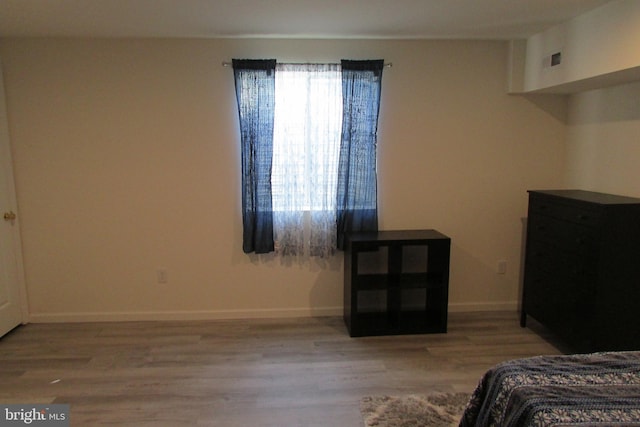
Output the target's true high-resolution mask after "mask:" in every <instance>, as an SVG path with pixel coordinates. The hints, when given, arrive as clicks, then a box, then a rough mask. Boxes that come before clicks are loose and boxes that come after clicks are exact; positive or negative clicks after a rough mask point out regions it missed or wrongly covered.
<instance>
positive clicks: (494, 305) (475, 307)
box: [449, 301, 520, 313]
mask: <svg viewBox="0 0 640 427" xmlns="http://www.w3.org/2000/svg"><path fill="white" fill-rule="evenodd" d="M519 308H520V303H519V302H518V301H504V302H464V303H449V313H472V312H479V311H518V310H519Z"/></svg>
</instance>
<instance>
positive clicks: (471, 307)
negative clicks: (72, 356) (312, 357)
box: [29, 301, 519, 323]
mask: <svg viewBox="0 0 640 427" xmlns="http://www.w3.org/2000/svg"><path fill="white" fill-rule="evenodd" d="M518 308H519V303H518V301H507V302H500V303H450V304H449V313H469V312H480V311H517V310H518ZM342 314H343V308H342V307H321V308H308V307H307V308H287V309H256V310H206V311H205V310H199V311H131V312H101V313H32V314H30V315H29V322H31V323H79V322H132V321H167V320H173V321H179V320H232V319H276V318H292V317H322V316H342Z"/></svg>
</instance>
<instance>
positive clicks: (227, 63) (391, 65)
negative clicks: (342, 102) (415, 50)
mask: <svg viewBox="0 0 640 427" xmlns="http://www.w3.org/2000/svg"><path fill="white" fill-rule="evenodd" d="M232 65H233V64H232V63H231V62H226V61H225V62H223V63H222V66H223V67H231V66H232ZM335 65H340V64H335ZM384 66H385V68H391V67H393V62H385V63H384Z"/></svg>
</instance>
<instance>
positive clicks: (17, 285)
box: [0, 63, 25, 336]
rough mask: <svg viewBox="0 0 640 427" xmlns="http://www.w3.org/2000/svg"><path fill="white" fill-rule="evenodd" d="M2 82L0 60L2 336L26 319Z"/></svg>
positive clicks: (0, 269)
mask: <svg viewBox="0 0 640 427" xmlns="http://www.w3.org/2000/svg"><path fill="white" fill-rule="evenodd" d="M3 82H4V79H3V76H2V63H0V336H2V335H4V334H6V333H7V332H9V331H10V330H11V329H13V328H15V327H16V326H17V325H19V324H20V323H22V321H23V320H25V318H24V317H23V310H22V308H23V307H24V306H25V304H23V302H24V301H25V296H24V294H23V290H24V276H23V272H22V249H21V242H20V232H19V230H18V217H17V206H16V197H15V187H14V181H13V168H12V162H11V149H10V146H9V130H8V123H7V105H6V103H5V95H4V85H3Z"/></svg>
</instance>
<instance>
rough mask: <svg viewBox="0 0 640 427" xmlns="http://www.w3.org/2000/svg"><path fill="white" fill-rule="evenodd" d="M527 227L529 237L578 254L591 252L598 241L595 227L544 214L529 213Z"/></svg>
mask: <svg viewBox="0 0 640 427" xmlns="http://www.w3.org/2000/svg"><path fill="white" fill-rule="evenodd" d="M527 227H528V230H527V232H528V234H529V236H530V238H532V239H535V240H540V241H542V242H546V243H548V244H551V245H553V246H556V247H559V248H562V249H563V250H565V251H570V252H576V253H578V254H584V253H589V252H591V251H592V250H593V249H594V248H595V247H596V245H597V241H598V233H597V230H596V229H593V228H591V227H587V226H583V225H579V224H575V223H571V222H566V221H561V220H557V219H555V218H552V217H548V216H545V215H531V216H530V217H529V220H528V225H527Z"/></svg>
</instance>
